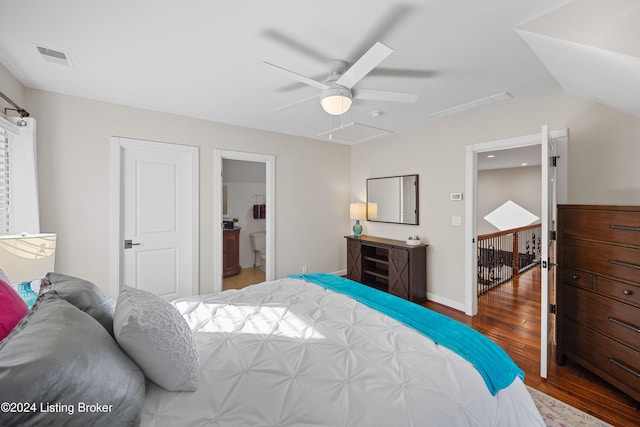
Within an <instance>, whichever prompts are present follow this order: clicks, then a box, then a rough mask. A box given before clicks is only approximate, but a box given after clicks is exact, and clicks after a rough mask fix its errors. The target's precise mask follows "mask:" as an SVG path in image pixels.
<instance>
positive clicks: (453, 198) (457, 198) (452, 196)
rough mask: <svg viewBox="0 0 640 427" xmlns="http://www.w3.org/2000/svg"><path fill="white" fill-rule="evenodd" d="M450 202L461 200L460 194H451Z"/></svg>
mask: <svg viewBox="0 0 640 427" xmlns="http://www.w3.org/2000/svg"><path fill="white" fill-rule="evenodd" d="M451 200H456V201H458V200H462V193H451Z"/></svg>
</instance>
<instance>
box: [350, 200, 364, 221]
mask: <svg viewBox="0 0 640 427" xmlns="http://www.w3.org/2000/svg"><path fill="white" fill-rule="evenodd" d="M349 217H350V218H351V219H365V218H366V217H367V205H365V204H364V203H351V205H349Z"/></svg>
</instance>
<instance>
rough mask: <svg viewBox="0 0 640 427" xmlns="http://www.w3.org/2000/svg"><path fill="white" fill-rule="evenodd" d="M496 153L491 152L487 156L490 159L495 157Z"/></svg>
mask: <svg viewBox="0 0 640 427" xmlns="http://www.w3.org/2000/svg"><path fill="white" fill-rule="evenodd" d="M495 156H496V155H495V154H489V155H488V156H487V157H488V158H490V159H493V158H494V157H495Z"/></svg>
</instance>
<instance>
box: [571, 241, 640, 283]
mask: <svg viewBox="0 0 640 427" xmlns="http://www.w3.org/2000/svg"><path fill="white" fill-rule="evenodd" d="M562 258H563V260H564V262H563V263H564V265H566V266H569V267H576V268H579V269H584V270H587V271H591V272H596V273H598V274H599V275H605V276H612V277H616V278H620V279H623V280H629V281H632V282H638V283H640V249H635V248H629V247H625V246H613V245H606V244H602V243H596V242H591V241H585V240H577V239H571V238H567V239H564V240H563V247H562Z"/></svg>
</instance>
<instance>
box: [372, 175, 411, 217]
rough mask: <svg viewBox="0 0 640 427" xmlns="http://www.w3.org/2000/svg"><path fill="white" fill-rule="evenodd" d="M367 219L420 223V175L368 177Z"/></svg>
mask: <svg viewBox="0 0 640 427" xmlns="http://www.w3.org/2000/svg"><path fill="white" fill-rule="evenodd" d="M367 221H376V222H393V223H396V224H412V225H418V175H403V176H388V177H383V178H369V179H367Z"/></svg>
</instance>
